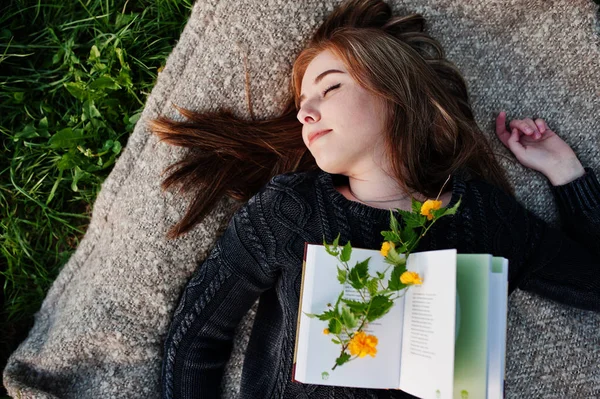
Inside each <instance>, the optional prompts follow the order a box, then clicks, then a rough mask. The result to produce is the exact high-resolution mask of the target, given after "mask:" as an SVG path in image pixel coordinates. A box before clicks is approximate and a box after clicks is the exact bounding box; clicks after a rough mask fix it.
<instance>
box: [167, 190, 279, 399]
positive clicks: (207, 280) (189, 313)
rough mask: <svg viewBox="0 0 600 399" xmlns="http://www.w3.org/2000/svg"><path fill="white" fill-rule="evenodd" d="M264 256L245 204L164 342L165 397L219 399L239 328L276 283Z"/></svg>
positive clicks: (193, 282)
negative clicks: (223, 377)
mask: <svg viewBox="0 0 600 399" xmlns="http://www.w3.org/2000/svg"><path fill="white" fill-rule="evenodd" d="M251 201H252V199H251ZM264 254H265V250H264V247H263V245H262V243H261V240H260V238H259V237H258V235H257V234H256V232H255V228H254V227H253V225H252V223H251V218H250V217H249V215H248V212H247V205H246V206H245V207H243V208H241V209H240V210H238V211H237V212H236V213H235V214H234V216H233V218H232V219H231V221H230V222H229V225H228V227H227V229H226V230H225V232H224V233H223V235H222V236H221V237H220V238H219V239H218V241H217V243H216V245H215V247H214V248H213V250H212V251H211V252H210V254H209V256H208V257H207V258H206V259H205V261H204V262H203V263H202V264H201V265H200V266H199V267H198V268H197V269H196V271H195V272H194V274H193V276H192V278H191V279H190V280H189V282H188V283H187V285H186V286H185V288H184V291H183V293H182V295H181V297H180V300H179V304H178V306H177V309H176V310H175V313H174V316H173V319H172V321H171V325H170V327H169V332H168V334H167V338H166V340H165V343H164V350H165V353H164V358H163V363H162V382H161V385H162V397H163V398H186V399H187V398H217V397H219V390H220V385H221V378H222V375H223V370H224V367H225V364H226V363H227V360H228V359H229V356H230V354H231V349H232V346H233V344H232V342H233V338H234V335H235V330H236V327H237V326H238V324H239V322H240V320H241V318H242V317H243V316H244V315H245V314H246V313H247V311H248V310H249V308H250V307H251V306H252V305H253V304H254V302H255V301H256V299H257V298H258V297H259V295H260V294H261V293H262V292H264V291H266V290H267V289H268V288H269V287H271V286H272V285H273V283H274V280H275V277H274V275H273V273H272V272H271V271H270V270H269V268H268V267H267V263H266V261H265V255H264Z"/></svg>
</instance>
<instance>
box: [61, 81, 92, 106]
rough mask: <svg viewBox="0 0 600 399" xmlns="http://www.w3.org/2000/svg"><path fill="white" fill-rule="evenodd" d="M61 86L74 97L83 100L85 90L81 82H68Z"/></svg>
mask: <svg viewBox="0 0 600 399" xmlns="http://www.w3.org/2000/svg"><path fill="white" fill-rule="evenodd" d="M63 86H64V87H65V89H67V91H68V92H69V93H71V95H72V96H73V97H75V98H76V99H78V100H82V101H83V100H85V99H86V98H87V90H86V89H85V86H84V84H83V83H81V82H69V83H65V84H63Z"/></svg>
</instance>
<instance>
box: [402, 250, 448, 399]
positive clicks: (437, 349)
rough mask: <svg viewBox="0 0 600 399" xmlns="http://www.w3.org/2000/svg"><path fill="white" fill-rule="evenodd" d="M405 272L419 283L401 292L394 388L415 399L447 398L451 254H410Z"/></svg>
mask: <svg viewBox="0 0 600 399" xmlns="http://www.w3.org/2000/svg"><path fill="white" fill-rule="evenodd" d="M406 268H407V269H408V270H409V271H414V272H417V273H419V275H420V276H421V279H422V280H423V284H422V285H420V286H412V287H410V288H409V289H408V290H407V293H406V301H405V303H404V317H405V320H404V338H403V343H402V361H401V364H402V368H401V369H400V386H399V387H400V389H402V390H403V391H405V392H408V393H410V394H411V395H415V396H418V397H420V398H425V399H428V398H432V399H433V398H435V399H438V398H439V399H445V398H446V399H452V385H453V378H454V340H455V314H456V250H455V249H447V250H441V251H426V252H416V253H412V254H410V256H409V257H408V261H407V265H406Z"/></svg>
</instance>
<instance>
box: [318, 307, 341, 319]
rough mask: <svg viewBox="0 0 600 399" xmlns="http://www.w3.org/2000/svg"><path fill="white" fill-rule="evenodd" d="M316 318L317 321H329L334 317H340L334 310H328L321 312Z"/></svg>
mask: <svg viewBox="0 0 600 399" xmlns="http://www.w3.org/2000/svg"><path fill="white" fill-rule="evenodd" d="M316 316H317V317H318V318H319V320H323V321H327V320H331V319H333V318H334V317H340V315H339V314H338V312H336V311H335V309H332V310H328V311H326V312H323V313H322V314H318V315H316Z"/></svg>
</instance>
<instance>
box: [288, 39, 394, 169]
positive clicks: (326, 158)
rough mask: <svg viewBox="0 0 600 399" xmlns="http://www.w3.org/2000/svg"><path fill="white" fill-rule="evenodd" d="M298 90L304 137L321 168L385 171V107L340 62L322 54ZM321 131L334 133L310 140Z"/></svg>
mask: <svg viewBox="0 0 600 399" xmlns="http://www.w3.org/2000/svg"><path fill="white" fill-rule="evenodd" d="M332 70H333V71H336V72H331V71H332ZM300 92H301V97H300V111H299V112H298V120H300V122H301V123H302V125H303V126H302V139H303V140H304V144H305V145H306V146H307V148H308V149H309V151H310V152H311V154H312V155H313V156H314V158H315V160H316V162H317V165H318V166H319V167H320V168H321V169H322V170H324V171H326V172H329V173H335V174H343V175H346V176H358V175H362V174H364V173H366V172H370V171H372V169H373V168H380V167H381V165H382V163H383V159H384V158H383V155H384V147H383V143H384V123H385V113H384V111H385V108H384V103H383V101H382V100H381V99H379V98H378V97H376V96H375V95H374V94H371V93H370V92H368V91H367V90H365V89H363V88H362V87H361V86H360V85H359V84H358V83H357V82H356V81H355V80H354V79H353V78H352V77H351V76H350V74H348V71H347V69H346V68H345V67H344V64H343V63H342V61H340V60H339V59H338V58H337V57H335V56H334V55H333V53H332V52H330V51H328V50H327V51H323V52H321V53H320V54H319V55H317V56H316V57H315V58H314V59H313V60H312V62H311V63H310V64H309V65H308V68H307V69H306V72H305V73H304V77H303V78H302V87H301V91H300ZM323 130H331V131H329V132H328V133H325V134H324V135H321V136H317V137H316V139H314V140H310V142H309V139H312V137H311V135H312V134H313V133H315V132H320V131H323Z"/></svg>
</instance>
